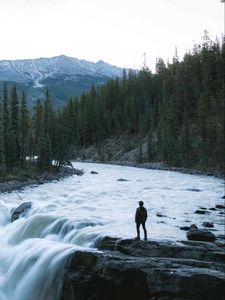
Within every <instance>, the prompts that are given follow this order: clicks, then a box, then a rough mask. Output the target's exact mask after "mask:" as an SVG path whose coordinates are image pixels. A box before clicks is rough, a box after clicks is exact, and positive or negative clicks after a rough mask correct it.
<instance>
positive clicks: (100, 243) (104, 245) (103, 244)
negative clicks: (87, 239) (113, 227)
mask: <svg viewBox="0 0 225 300" xmlns="http://www.w3.org/2000/svg"><path fill="white" fill-rule="evenodd" d="M118 240H119V239H118V238H112V237H109V236H105V237H103V238H100V239H98V240H97V241H96V242H95V245H94V246H95V247H96V248H98V249H101V250H112V251H114V250H115V246H116V243H117V241H118Z"/></svg>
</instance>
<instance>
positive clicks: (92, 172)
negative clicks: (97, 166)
mask: <svg viewBox="0 0 225 300" xmlns="http://www.w3.org/2000/svg"><path fill="white" fill-rule="evenodd" d="M90 174H94V175H95V174H98V172H96V171H91V172H90Z"/></svg>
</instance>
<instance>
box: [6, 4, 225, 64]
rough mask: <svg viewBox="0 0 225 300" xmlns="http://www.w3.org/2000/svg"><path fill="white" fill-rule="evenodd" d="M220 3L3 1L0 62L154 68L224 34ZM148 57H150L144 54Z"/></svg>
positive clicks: (222, 6) (222, 9)
mask: <svg viewBox="0 0 225 300" xmlns="http://www.w3.org/2000/svg"><path fill="white" fill-rule="evenodd" d="M224 6H225V4H223V3H221V2H220V0H188V1H187V0H186V1H185V0H157V1H156V0H155V1H153V0H0V38H1V44H0V60H3V59H26V58H39V57H52V56H57V55H61V54H64V55H68V56H72V57H76V58H78V59H86V60H89V61H94V62H97V61H98V60H104V61H106V62H108V63H110V64H113V65H116V66H120V67H125V68H137V69H139V68H141V67H142V66H143V62H144V57H145V56H146V63H147V66H148V67H150V69H153V68H154V66H155V61H156V57H161V58H163V59H164V60H165V61H167V60H168V59H169V60H170V61H171V59H172V57H173V55H174V53H175V47H177V50H178V55H179V57H180V58H181V59H182V57H183V54H184V53H185V52H186V51H188V50H189V49H191V48H192V46H193V44H194V43H200V42H201V40H202V36H203V34H204V30H207V31H209V35H210V37H211V38H212V39H215V37H216V36H218V37H219V38H221V35H222V33H224V10H225V8H224ZM144 53H145V54H146V55H144Z"/></svg>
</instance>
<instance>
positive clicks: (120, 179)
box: [117, 178, 128, 181]
mask: <svg viewBox="0 0 225 300" xmlns="http://www.w3.org/2000/svg"><path fill="white" fill-rule="evenodd" d="M117 181H128V180H127V179H124V178H119V179H117Z"/></svg>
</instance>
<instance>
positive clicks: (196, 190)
mask: <svg viewBox="0 0 225 300" xmlns="http://www.w3.org/2000/svg"><path fill="white" fill-rule="evenodd" d="M187 191H190V192H201V190H199V189H192V188H190V189H187Z"/></svg>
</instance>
